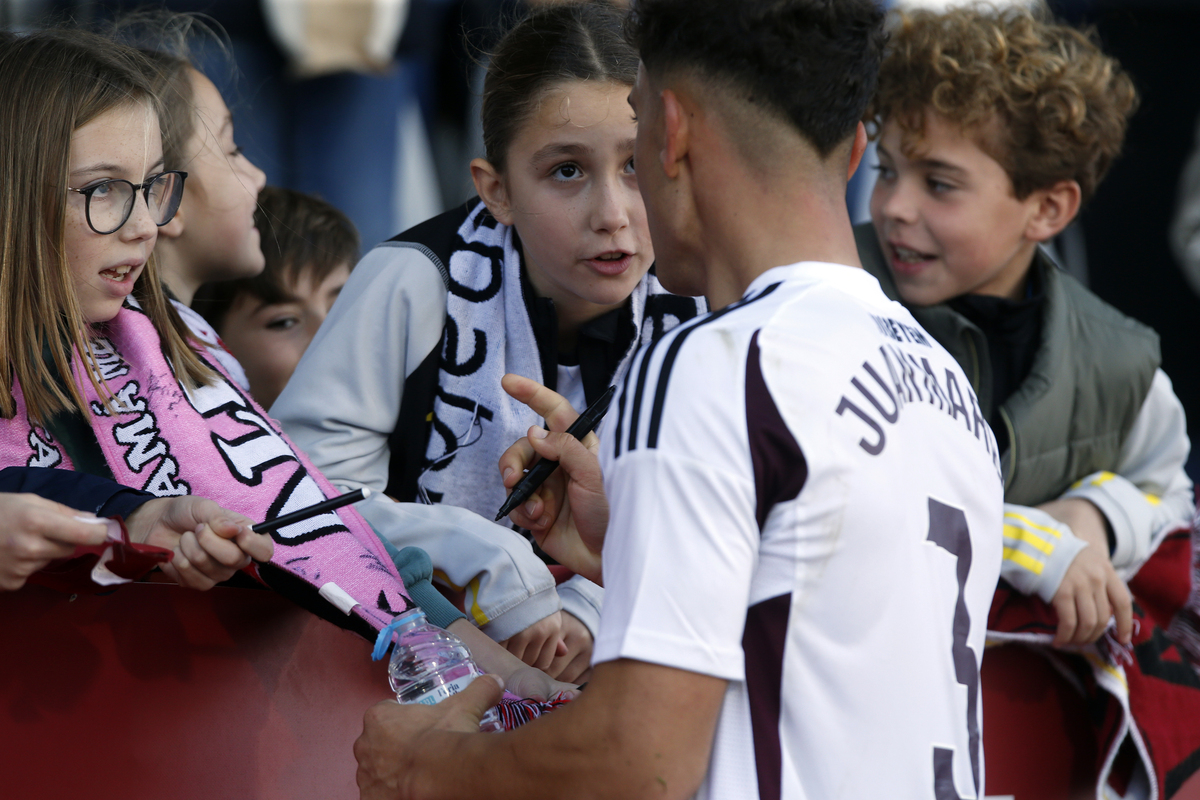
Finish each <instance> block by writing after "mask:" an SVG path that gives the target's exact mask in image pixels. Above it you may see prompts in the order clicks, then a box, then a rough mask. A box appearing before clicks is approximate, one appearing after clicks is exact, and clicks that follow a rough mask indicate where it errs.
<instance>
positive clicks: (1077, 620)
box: [1002, 370, 1194, 644]
mask: <svg viewBox="0 0 1200 800" xmlns="http://www.w3.org/2000/svg"><path fill="white" fill-rule="evenodd" d="M1188 450H1189V442H1188V438H1187V428H1186V421H1185V419H1184V413H1183V407H1182V405H1181V404H1180V402H1179V400H1178V398H1176V397H1175V394H1174V392H1173V391H1172V389H1171V382H1170V379H1169V378H1167V376H1166V374H1165V373H1164V372H1163V371H1162V370H1158V372H1156V373H1155V376H1154V380H1153V382H1152V384H1151V387H1150V391H1149V393H1148V394H1147V396H1146V400H1145V401H1144V402H1143V404H1142V408H1141V410H1140V411H1139V413H1138V417H1137V419H1136V421H1135V422H1134V425H1133V428H1132V429H1131V430H1130V432H1129V435H1128V436H1127V437H1126V440H1125V442H1124V444H1123V446H1122V448H1121V454H1120V457H1119V458H1118V461H1117V464H1115V465H1114V468H1113V470H1112V471H1101V472H1097V473H1094V474H1092V475H1089V476H1086V477H1085V478H1083V479H1082V480H1080V481H1078V482H1077V483H1076V484H1075V485H1074V486H1072V487H1071V488H1070V489H1069V490H1068V491H1067V492H1066V493H1064V494H1063V496H1062V497H1060V498H1058V499H1057V500H1053V501H1050V502H1048V503H1043V504H1042V505H1040V506H1038V507H1037V508H1027V507H1024V506H1016V505H1011V504H1006V505H1005V519H1004V522H1005V526H1004V532H1005V542H1004V545H1005V558H1004V562H1003V567H1002V576H1003V577H1004V578H1005V579H1006V580H1008V581H1009V583H1012V584H1013V585H1014V586H1015V587H1016V588H1017V589H1018V590H1020V591H1022V592H1024V593H1026V594H1031V595H1032V594H1036V595H1038V596H1039V597H1041V598H1042V599H1043V600H1045V601H1046V602H1048V603H1050V604H1051V605H1053V606H1054V608H1055V610H1056V612H1057V613H1058V616H1059V629H1058V634H1057V638H1056V643H1058V644H1087V643H1090V642H1093V641H1095V640H1096V639H1098V638H1099V637H1100V636H1101V635H1102V634H1103V633H1104V629H1105V627H1106V625H1107V624H1108V619H1109V617H1110V616H1112V615H1115V616H1116V620H1117V632H1118V638H1119V639H1120V640H1121V641H1123V642H1128V641H1129V637H1130V635H1131V632H1132V616H1131V615H1132V606H1131V599H1130V596H1129V590H1128V588H1127V587H1126V586H1125V582H1126V581H1128V580H1129V579H1130V578H1132V577H1133V576H1134V575H1135V574H1136V573H1137V571H1138V570H1139V569H1140V568H1141V566H1142V565H1143V564H1144V563H1146V561H1147V560H1148V559H1149V558H1150V557H1151V556H1152V555H1153V554H1154V551H1155V550H1156V549H1157V548H1158V545H1159V543H1160V542H1161V540H1162V537H1163V536H1165V535H1166V534H1167V533H1169V532H1170V531H1171V530H1174V529H1176V528H1177V527H1179V526H1181V525H1187V524H1188V523H1189V522H1190V521H1191V518H1192V513H1193V509H1194V506H1193V499H1192V482H1191V480H1190V479H1189V478H1188V477H1187V473H1186V472H1184V463H1185V462H1186V461H1187V456H1188Z"/></svg>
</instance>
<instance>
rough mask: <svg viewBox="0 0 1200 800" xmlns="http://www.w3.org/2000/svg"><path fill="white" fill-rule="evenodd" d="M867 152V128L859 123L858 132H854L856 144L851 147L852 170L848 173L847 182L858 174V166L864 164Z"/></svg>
mask: <svg viewBox="0 0 1200 800" xmlns="http://www.w3.org/2000/svg"><path fill="white" fill-rule="evenodd" d="M865 152H867V126H866V125H863V124H862V123H861V122H859V123H858V128H857V130H855V131H854V144H852V145H851V146H850V169H849V170H848V171H847V172H846V180H847V181H849V180H850V179H851V178H853V177H854V173H855V172H858V165H859V164H861V163H862V157H863V153H865Z"/></svg>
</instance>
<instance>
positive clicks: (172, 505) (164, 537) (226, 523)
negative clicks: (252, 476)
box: [125, 495, 275, 590]
mask: <svg viewBox="0 0 1200 800" xmlns="http://www.w3.org/2000/svg"><path fill="white" fill-rule="evenodd" d="M251 524H252V523H251V522H250V520H248V519H246V518H245V517H243V516H242V515H241V514H236V513H234V512H232V511H227V510H226V509H224V508H221V506H219V505H217V504H216V503H214V502H213V501H212V500H207V499H205V498H203V497H194V496H192V495H185V496H183V497H161V498H156V499H154V500H149V501H147V502H145V503H143V504H142V505H141V506H140V507H139V508H138V509H137V510H136V511H134V512H133V513H132V514H130V515H129V517H128V518H126V520H125V527H126V528H127V529H128V530H129V538H130V539H131V540H132V541H135V542H145V543H146V544H152V545H156V546H158V547H164V548H166V549H168V550H172V551H174V554H175V555H174V557H173V558H172V559H171V562H170V563H168V564H163V565H162V567H161V569H162V571H163V572H164V573H165V574H166V575H167V577H169V578H171V580H173V581H175V582H176V583H178V584H179V585H180V586H186V587H188V588H191V589H202V590H203V589H211V588H212V587H213V586H215V585H216V584H218V583H220V582H221V581H225V580H229V579H230V578H231V577H233V574H234V573H235V572H237V571H238V570H239V569H242V568H243V567H246V566H249V564H250V561H251V560H254V561H269V560H270V559H271V555H272V554H273V553H274V552H275V545H274V544H273V543H272V541H271V537H270V536H266V535H263V534H261V533H255V532H254V531H252V530H251V529H250V526H251Z"/></svg>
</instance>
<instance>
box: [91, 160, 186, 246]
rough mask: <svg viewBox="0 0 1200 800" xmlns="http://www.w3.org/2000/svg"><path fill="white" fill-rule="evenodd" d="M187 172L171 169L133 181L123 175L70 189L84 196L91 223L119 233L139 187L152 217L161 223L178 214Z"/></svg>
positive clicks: (100, 229)
mask: <svg viewBox="0 0 1200 800" xmlns="http://www.w3.org/2000/svg"><path fill="white" fill-rule="evenodd" d="M185 178H187V173H186V172H180V171H179V170H169V171H167V172H160V173H158V174H157V175H155V176H153V177H151V178H150V179H148V180H147V181H146V182H145V183H131V182H129V181H127V180H122V179H120V178H111V179H109V180H104V181H100V182H99V183H93V184H92V185H91V186H85V187H83V188H82V189H72V188H71V187H70V186H68V187H67V191H70V192H78V193H79V194H81V195H83V196H84V198H85V201H84V214H85V216H86V217H87V223H88V227H89V228H91V229H92V230H94V231H95V232H96V233H100V234H109V233H116V232H117V231H119V230H120V229H121V226H122V225H124V224H125V223H126V222H127V221H128V220H129V215H130V214H132V213H133V204H134V202H135V201H136V200H137V193H138V190H141V192H142V196H143V197H145V198H146V207H147V208H148V209H150V218H151V219H152V220H154V224H156V225H158V226H159V227H162V226H163V225H166V224H167V223H168V222H170V221H171V220H172V219H174V217H175V212H176V211H178V210H179V201H180V200H181V199H183V181H184V179H185Z"/></svg>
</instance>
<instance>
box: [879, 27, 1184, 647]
mask: <svg viewBox="0 0 1200 800" xmlns="http://www.w3.org/2000/svg"><path fill="white" fill-rule="evenodd" d="M893 22H894V28H893V31H892V38H891V41H890V43H889V47H888V52H887V55H886V56H885V61H884V63H883V65H882V67H881V73H880V79H879V88H878V90H877V93H876V95H875V98H874V99H873V101H872V103H871V105H870V106H869V107H868V109H867V115H866V119H867V121H868V124H869V125H873V127H874V131H873V133H874V137H875V138H876V140H877V142H878V152H879V162H880V166H879V176H878V178H879V179H878V182H877V184H876V186H875V189H874V192H873V194H872V197H871V203H870V208H871V218H872V223H873V224H871V225H864V226H859V228H858V229H856V236H857V239H858V244H859V251H860V255H861V256H862V258H863V263H864V266H866V268H867V269H868V270H869V271H870V272H872V274H874V275H875V276H876V277H877V278H879V280H880V282H881V284H883V286H884V290H885V292H887V293H888V294H890V295H891V296H892V297H895V298H897V299H901V300H902V301H903V302H904V303H905V304H906V305H908V306H909V307H910V308H911V309H912V310H913V314H914V316H915V317H916V318H917V320H918V321H920V322H921V324H922V325H923V326H924V327H925V328H926V329H927V330H928V331H929V332H930V333H932V334H933V336H934V337H935V338H936V339H937V340H938V341H939V342H940V343H941V344H942V345H943V346H945V347H946V349H948V350H949V351H950V352H951V353H952V354H953V355H954V356H955V358H956V359H957V360H958V361H959V363H960V364H961V365H962V367H963V369H964V371H965V372H966V374H967V375H968V376H970V377H971V379H972V382H973V383H974V388H975V391H976V393H977V395H978V398H979V403H980V406H981V409H982V411H983V413H984V414H985V415H986V416H987V418H988V421H989V422H990V423H991V426H992V428H993V430H994V431H995V434H996V438H997V443H998V445H999V447H1000V449H1001V453H1002V460H1001V464H1002V471H1003V478H1004V485H1005V514H1004V544H1003V546H1004V561H1003V567H1002V572H1001V574H1002V577H1003V579H1004V580H1003V581H1002V582H1001V588H1002V589H1006V588H1007V587H1005V584H1004V581H1007V582H1008V584H1009V585H1010V586H1011V587H1014V588H1015V589H1016V590H1017V591H1018V592H1020V593H1023V594H1025V595H1036V596H1037V597H1040V598H1041V599H1042V600H1044V601H1046V602H1047V603H1048V604H1050V606H1051V607H1052V609H1053V611H1054V614H1055V615H1056V617H1057V619H1056V621H1055V620H1053V619H1052V618H1051V622H1052V624H1053V625H1056V629H1055V628H1053V627H1050V628H1048V630H1055V632H1056V635H1055V637H1054V643H1055V644H1056V645H1058V646H1063V645H1080V646H1082V645H1088V644H1091V643H1093V642H1096V641H1097V640H1098V639H1099V638H1100V637H1101V636H1102V635H1103V633H1104V632H1105V630H1106V628H1107V626H1108V625H1109V620H1110V618H1112V617H1114V616H1115V619H1116V638H1117V639H1118V640H1119V641H1120V643H1121V644H1124V645H1128V644H1129V643H1130V641H1131V636H1132V632H1133V624H1132V617H1133V610H1132V604H1131V596H1130V591H1129V588H1128V587H1127V581H1129V580H1130V579H1131V578H1132V577H1133V576H1134V575H1135V574H1136V573H1137V572H1138V570H1139V569H1140V568H1141V566H1142V565H1143V564H1144V563H1145V562H1146V561H1147V560H1149V559H1150V558H1151V556H1152V555H1153V554H1154V553H1155V551H1156V549H1157V548H1158V547H1159V544H1160V543H1161V542H1162V540H1163V538H1164V537H1165V536H1166V535H1167V534H1168V533H1170V532H1171V531H1173V530H1176V529H1178V528H1179V527H1180V526H1184V525H1186V524H1187V523H1188V521H1189V520H1190V519H1191V515H1192V512H1193V501H1192V484H1191V481H1190V480H1189V479H1188V477H1187V475H1186V474H1185V472H1184V470H1183V465H1184V462H1185V461H1186V458H1187V454H1188V448H1189V443H1188V439H1187V435H1186V431H1185V424H1184V413H1183V408H1182V406H1181V405H1180V403H1179V401H1178V399H1177V398H1176V397H1175V395H1174V393H1173V391H1172V388H1171V382H1170V380H1169V379H1168V378H1167V376H1166V375H1165V374H1164V373H1163V371H1162V370H1161V369H1159V361H1160V357H1159V343H1158V337H1157V335H1156V334H1155V333H1154V331H1152V330H1151V329H1150V328H1148V327H1146V326H1144V325H1142V324H1141V323H1139V322H1136V321H1134V320H1132V319H1129V318H1128V317H1125V316H1124V315H1122V314H1121V313H1120V312H1118V311H1117V310H1115V309H1114V308H1112V307H1111V306H1109V305H1107V304H1106V303H1104V302H1103V301H1101V300H1100V299H1099V298H1098V297H1096V296H1095V295H1093V294H1092V293H1091V292H1089V291H1088V290H1087V289H1086V288H1084V287H1083V286H1082V285H1080V284H1079V283H1077V282H1076V281H1074V280H1073V279H1072V278H1070V277H1069V276H1067V275H1066V274H1064V273H1063V272H1061V271H1060V270H1058V269H1057V268H1056V267H1055V265H1054V264H1053V262H1052V261H1051V260H1050V258H1049V256H1048V255H1047V254H1046V252H1045V251H1044V250H1043V249H1042V248H1041V247H1040V245H1041V244H1042V243H1044V242H1046V241H1048V240H1049V239H1051V238H1052V237H1054V236H1055V235H1057V234H1058V233H1059V232H1060V231H1062V230H1063V229H1064V228H1065V227H1066V226H1067V225H1068V224H1069V223H1070V222H1071V221H1072V220H1073V219H1074V218H1075V216H1076V214H1077V213H1078V211H1079V209H1080V206H1081V204H1082V203H1084V202H1086V201H1087V200H1088V199H1089V198H1090V197H1091V196H1092V194H1093V193H1094V192H1095V191H1096V187H1097V185H1098V184H1099V183H1100V181H1101V180H1102V179H1103V177H1104V175H1105V173H1106V172H1107V170H1108V168H1109V166H1110V165H1111V164H1112V162H1113V160H1114V158H1116V156H1117V155H1118V153H1119V152H1120V149H1121V144H1122V140H1123V138H1124V134H1125V128H1126V122H1127V120H1128V118H1129V116H1130V115H1131V114H1132V112H1133V111H1134V109H1135V108H1136V106H1137V101H1138V98H1137V93H1136V91H1135V89H1134V86H1133V83H1132V81H1131V80H1130V78H1129V76H1128V75H1126V74H1125V73H1124V72H1123V71H1122V70H1121V68H1120V66H1119V65H1118V64H1117V63H1116V61H1115V60H1113V59H1112V58H1109V57H1108V56H1106V55H1105V54H1104V53H1103V52H1101V50H1100V48H1099V47H1098V46H1097V45H1096V43H1095V42H1093V41H1092V39H1091V38H1090V37H1089V36H1088V35H1086V34H1085V33H1082V32H1080V31H1078V30H1075V29H1074V28H1071V27H1069V26H1066V25H1062V24H1057V23H1056V22H1054V20H1053V19H1052V18H1051V17H1050V15H1049V14H1048V13H1047V12H1046V11H1045V9H1044V8H1040V7H1035V8H1033V9H1030V8H1028V7H1023V6H1019V5H1015V6H1012V7H1003V8H998V7H993V6H988V5H972V6H966V7H959V8H956V9H953V10H950V11H947V12H943V13H936V12H932V11H923V10H914V11H910V12H905V13H898V14H897V15H896V16H895V17H894V18H893ZM917 374H918V376H919V374H920V371H919V369H918V370H917ZM995 613H996V609H995V608H993V614H995Z"/></svg>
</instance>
